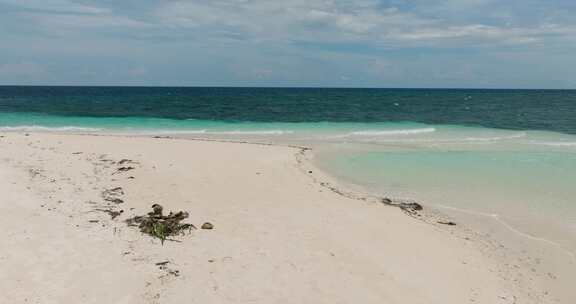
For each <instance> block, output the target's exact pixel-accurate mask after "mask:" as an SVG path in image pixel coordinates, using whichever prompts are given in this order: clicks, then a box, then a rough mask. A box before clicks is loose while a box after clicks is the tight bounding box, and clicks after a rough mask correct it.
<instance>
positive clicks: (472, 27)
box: [155, 0, 575, 47]
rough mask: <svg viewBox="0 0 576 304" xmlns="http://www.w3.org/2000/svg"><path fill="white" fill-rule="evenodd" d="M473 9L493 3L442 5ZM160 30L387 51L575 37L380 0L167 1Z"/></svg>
mask: <svg viewBox="0 0 576 304" xmlns="http://www.w3.org/2000/svg"><path fill="white" fill-rule="evenodd" d="M456 2H458V3H459V5H457V7H459V8H463V7H467V8H476V7H481V6H485V5H488V4H490V3H493V2H494V1H491V0H468V1H464V2H462V1H444V6H448V7H450V6H456V4H455V3H456ZM155 16H156V18H157V19H156V20H157V22H158V23H159V24H161V25H162V26H166V27H169V28H174V29H181V30H190V31H192V32H194V33H203V34H205V35H207V36H218V35H225V34H234V35H235V36H237V37H241V38H242V39H245V40H254V41H262V40H266V41H307V42H319V43H322V42H351V41H357V42H363V43H369V44H375V45H391V46H399V47H402V46H418V42H422V45H423V46H433V45H434V42H437V43H438V45H442V46H445V45H444V44H443V43H444V42H446V41H448V42H451V43H453V45H452V46H457V42H458V41H462V42H465V43H466V44H465V45H466V46H468V45H470V44H471V43H474V42H477V43H478V44H487V45H489V44H490V43H496V44H498V43H503V44H526V43H535V42H538V41H540V40H541V39H543V38H547V37H552V36H568V35H569V36H574V35H575V30H574V29H575V27H569V26H567V27H564V28H561V27H559V26H549V25H545V24H544V25H543V24H529V25H524V26H516V27H513V26H512V25H511V24H510V23H508V24H503V25H495V24H490V25H488V24H483V23H466V22H456V23H455V22H450V21H449V20H446V19H442V18H430V17H424V16H422V15H419V14H418V13H416V11H412V12H409V11H402V10H400V9H398V8H396V7H382V5H381V4H380V2H379V1H370V0H360V1H346V2H345V1H324V0H308V1H303V0H291V1H266V0H220V1H210V2H208V1H206V2H204V1H202V2H200V1H171V2H167V3H165V4H164V5H162V6H161V7H160V8H159V9H158V10H157V11H156V12H155Z"/></svg>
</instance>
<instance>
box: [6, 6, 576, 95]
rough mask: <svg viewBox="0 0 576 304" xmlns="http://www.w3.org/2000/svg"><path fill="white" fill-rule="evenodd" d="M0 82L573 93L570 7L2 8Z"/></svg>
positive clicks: (575, 60) (575, 59) (575, 71)
mask: <svg viewBox="0 0 576 304" xmlns="http://www.w3.org/2000/svg"><path fill="white" fill-rule="evenodd" d="M0 85H138V86H140V85H142V86H291V87H394V88H405V87H408V88H410V87H426V88H440V87H442V88H557V89H576V1H575V0H348V1H342V0H204V1H194V0H159V1H153V0H121V1H118V0H0Z"/></svg>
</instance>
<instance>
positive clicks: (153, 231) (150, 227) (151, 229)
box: [126, 204, 196, 244]
mask: <svg viewBox="0 0 576 304" xmlns="http://www.w3.org/2000/svg"><path fill="white" fill-rule="evenodd" d="M163 209H164V208H163V207H162V206H161V205H159V204H154V205H152V212H149V213H148V214H147V215H146V216H135V217H132V218H129V219H127V220H126V223H127V224H128V225H129V226H137V227H138V228H140V232H142V233H144V234H148V235H150V236H152V237H155V238H158V239H160V241H161V242H162V244H164V241H166V240H167V239H168V237H169V236H175V235H181V234H184V233H185V232H186V231H191V230H192V229H196V227H195V226H194V225H192V224H183V223H181V222H182V221H183V220H185V219H187V218H188V216H189V215H188V212H185V211H179V212H176V213H173V212H170V214H168V215H163V212H162V211H163Z"/></svg>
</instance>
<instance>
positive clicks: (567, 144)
mask: <svg viewBox="0 0 576 304" xmlns="http://www.w3.org/2000/svg"><path fill="white" fill-rule="evenodd" d="M531 143H533V144H536V145H544V146H552V147H576V142H568V141H565V142H562V141H559V142H550V141H548V142H538V141H532V142H531Z"/></svg>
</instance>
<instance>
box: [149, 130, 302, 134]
mask: <svg viewBox="0 0 576 304" xmlns="http://www.w3.org/2000/svg"><path fill="white" fill-rule="evenodd" d="M141 133H145V134H165V135H186V134H190V135H194V134H197V135H200V134H201V135H284V134H292V133H294V131H291V130H259V131H256V130H254V131H241V130H232V131H209V130H206V129H203V130H157V131H156V130H155V131H143V132H141Z"/></svg>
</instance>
